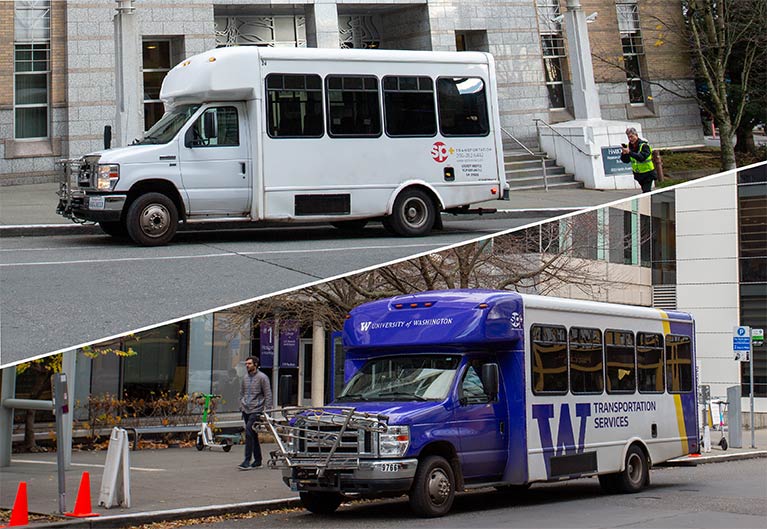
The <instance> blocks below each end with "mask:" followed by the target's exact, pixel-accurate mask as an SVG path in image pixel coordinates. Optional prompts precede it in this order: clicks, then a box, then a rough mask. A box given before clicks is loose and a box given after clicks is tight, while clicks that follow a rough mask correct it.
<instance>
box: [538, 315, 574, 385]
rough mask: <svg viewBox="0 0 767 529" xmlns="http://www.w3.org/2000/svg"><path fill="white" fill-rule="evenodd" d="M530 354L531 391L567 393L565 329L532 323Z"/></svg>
mask: <svg viewBox="0 0 767 529" xmlns="http://www.w3.org/2000/svg"><path fill="white" fill-rule="evenodd" d="M530 356H531V360H530V366H531V368H532V377H531V385H532V389H533V393H534V394H535V395H552V394H553V395H563V394H565V393H567V330H566V329H565V328H564V327H558V326H553V325H533V326H532V327H531V328H530Z"/></svg>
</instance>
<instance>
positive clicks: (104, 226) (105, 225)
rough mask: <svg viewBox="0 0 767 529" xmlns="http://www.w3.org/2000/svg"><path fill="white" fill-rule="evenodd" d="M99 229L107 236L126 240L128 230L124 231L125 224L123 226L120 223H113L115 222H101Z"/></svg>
mask: <svg viewBox="0 0 767 529" xmlns="http://www.w3.org/2000/svg"><path fill="white" fill-rule="evenodd" d="M99 228H101V231H103V232H104V233H106V234H107V235H111V236H112V237H114V238H116V239H127V238H128V230H127V229H126V227H125V224H123V223H122V222H120V221H115V222H107V221H102V222H99Z"/></svg>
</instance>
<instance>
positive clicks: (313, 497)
mask: <svg viewBox="0 0 767 529" xmlns="http://www.w3.org/2000/svg"><path fill="white" fill-rule="evenodd" d="M299 495H300V496H301V504H302V505H303V506H304V508H305V509H306V510H307V511H309V512H313V513H314V514H332V513H334V512H336V509H338V506H339V505H341V502H342V501H343V499H344V497H343V496H341V494H339V493H338V492H301V493H300V494H299Z"/></svg>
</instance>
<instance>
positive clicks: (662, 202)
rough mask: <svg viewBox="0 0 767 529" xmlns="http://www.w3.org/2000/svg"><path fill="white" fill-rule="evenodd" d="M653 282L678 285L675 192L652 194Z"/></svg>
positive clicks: (654, 283)
mask: <svg viewBox="0 0 767 529" xmlns="http://www.w3.org/2000/svg"><path fill="white" fill-rule="evenodd" d="M651 208H652V241H651V243H650V244H651V252H652V284H653V285H676V213H675V211H676V208H675V202H674V194H673V193H657V194H655V195H653V196H652V206H651Z"/></svg>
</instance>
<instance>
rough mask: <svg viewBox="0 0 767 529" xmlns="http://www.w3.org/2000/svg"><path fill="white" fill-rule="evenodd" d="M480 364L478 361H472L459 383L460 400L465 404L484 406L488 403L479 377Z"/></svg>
mask: <svg viewBox="0 0 767 529" xmlns="http://www.w3.org/2000/svg"><path fill="white" fill-rule="evenodd" d="M482 363H483V362H480V361H479V360H472V362H471V363H470V364H469V366H468V367H467V369H466V374H465V375H464V377H463V382H461V398H462V399H463V400H464V402H465V403H466V404H484V403H486V402H488V401H489V399H488V396H487V392H486V391H485V385H484V384H483V383H482V377H481V376H480V372H481V371H482V366H481V364H482Z"/></svg>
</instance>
